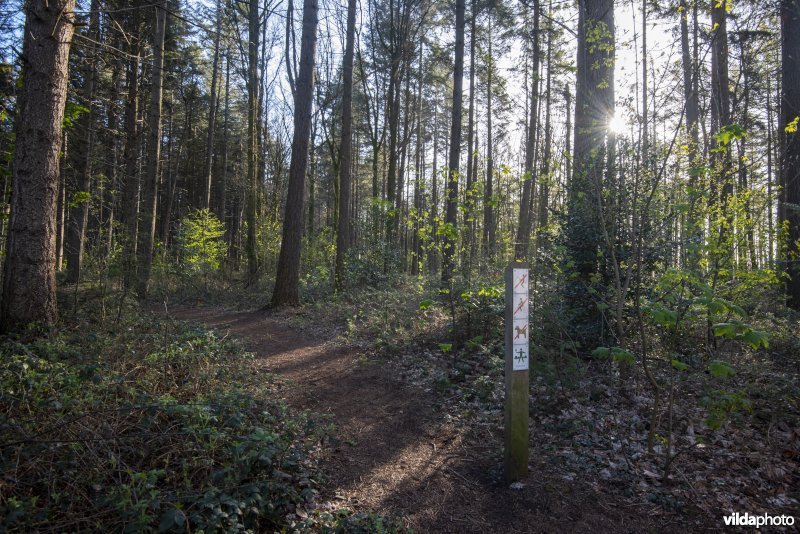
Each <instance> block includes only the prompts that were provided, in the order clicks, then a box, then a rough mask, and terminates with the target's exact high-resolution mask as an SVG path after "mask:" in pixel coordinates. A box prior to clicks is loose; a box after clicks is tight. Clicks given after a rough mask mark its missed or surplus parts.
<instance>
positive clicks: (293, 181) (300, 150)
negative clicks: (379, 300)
mask: <svg viewBox="0 0 800 534" xmlns="http://www.w3.org/2000/svg"><path fill="white" fill-rule="evenodd" d="M317 11H318V4H317V0H303V33H302V36H301V43H300V68H299V69H298V73H297V90H296V91H295V97H294V135H293V137H292V159H291V161H290V163H289V191H288V193H287V196H286V214H285V217H284V220H283V239H282V241H281V251H280V254H279V256H278V268H277V271H276V274H275V289H274V290H273V292H272V306H283V305H289V306H297V305H299V304H300V291H299V283H300V248H301V243H302V241H301V240H302V236H303V194H304V192H305V180H306V170H307V169H308V145H309V137H310V133H311V104H312V100H313V96H314V61H315V56H316V49H317V21H318V17H317Z"/></svg>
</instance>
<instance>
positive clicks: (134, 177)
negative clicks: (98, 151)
mask: <svg viewBox="0 0 800 534" xmlns="http://www.w3.org/2000/svg"><path fill="white" fill-rule="evenodd" d="M138 15H139V10H138V9H135V10H133V12H132V14H131V18H132V19H133V20H132V22H130V28H129V29H130V30H131V31H139V20H138ZM129 54H130V56H131V58H130V62H129V64H128V71H127V79H128V84H127V85H128V94H127V100H128V105H127V107H126V109H125V133H126V137H125V150H124V160H125V162H124V163H125V184H124V193H123V195H122V222H123V224H124V234H123V236H122V237H123V239H122V247H123V251H122V257H123V259H122V261H123V282H124V286H125V288H126V289H129V288H131V287H133V281H134V277H135V274H136V233H137V230H138V213H139V142H140V141H139V135H140V133H141V132H140V130H139V121H138V118H139V70H140V65H139V63H140V54H141V50H140V49H139V45H138V44H131V45H130V46H129Z"/></svg>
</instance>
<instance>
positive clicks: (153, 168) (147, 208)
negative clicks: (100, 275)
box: [136, 0, 167, 300]
mask: <svg viewBox="0 0 800 534" xmlns="http://www.w3.org/2000/svg"><path fill="white" fill-rule="evenodd" d="M162 2H163V0H162ZM162 2H159V3H157V4H155V5H154V9H155V33H154V34H153V74H152V87H151V88H150V109H149V110H148V118H147V122H148V127H149V132H148V134H149V135H148V139H147V171H146V174H145V182H144V184H142V185H143V187H142V212H141V215H142V225H141V227H140V228H139V244H138V247H137V255H138V269H137V280H136V294H137V296H138V297H139V299H141V300H144V299H145V298H147V289H148V285H149V283H150V271H151V269H152V267H153V242H154V241H155V233H156V209H157V202H156V200H157V198H158V171H159V163H160V159H161V108H162V104H163V102H164V90H163V88H164V75H163V72H164V34H165V27H166V24H167V12H166V9H165V6H164V4H163V3H162Z"/></svg>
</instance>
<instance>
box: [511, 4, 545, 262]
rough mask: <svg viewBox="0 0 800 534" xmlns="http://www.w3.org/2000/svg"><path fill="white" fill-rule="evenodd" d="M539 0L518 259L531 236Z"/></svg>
mask: <svg viewBox="0 0 800 534" xmlns="http://www.w3.org/2000/svg"><path fill="white" fill-rule="evenodd" d="M540 10H541V8H540V5H539V0H534V1H533V67H532V70H533V80H532V83H531V109H530V119H529V121H528V132H527V138H526V142H525V168H524V174H523V176H522V199H521V200H520V204H519V224H518V226H517V239H516V243H515V246H514V256H515V258H516V259H518V260H522V261H525V260H527V259H528V252H529V248H530V246H529V245H530V238H531V219H532V218H533V216H532V214H531V212H530V204H531V201H532V200H533V184H534V183H535V182H534V169H533V159H534V153H535V152H536V134H537V131H538V129H539V124H538V120H537V119H538V114H539V62H540V57H539V56H540V52H539V16H540V15H539V13H540Z"/></svg>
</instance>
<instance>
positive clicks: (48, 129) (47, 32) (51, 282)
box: [0, 0, 75, 332]
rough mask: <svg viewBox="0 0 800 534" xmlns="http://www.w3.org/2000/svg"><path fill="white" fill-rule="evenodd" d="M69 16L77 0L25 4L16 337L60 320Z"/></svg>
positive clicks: (5, 326)
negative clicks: (59, 209) (59, 224)
mask: <svg viewBox="0 0 800 534" xmlns="http://www.w3.org/2000/svg"><path fill="white" fill-rule="evenodd" d="M74 10H75V2H74V0H50V1H49V2H43V1H35V0H31V1H30V2H27V4H26V20H25V33H24V41H23V49H22V56H21V58H20V59H21V60H22V69H23V70H22V79H23V80H24V84H23V86H22V89H21V90H20V93H19V96H18V100H17V113H18V115H17V123H16V128H15V129H16V146H15V150H14V160H13V163H12V192H11V213H10V220H9V226H8V242H7V245H6V258H5V265H4V276H3V295H2V304H0V331H2V332H19V331H22V330H23V329H24V328H25V327H26V325H28V324H30V323H33V322H36V323H38V325H39V326H40V327H42V328H47V327H50V326H52V325H54V324H55V322H56V321H57V320H58V309H57V305H56V277H55V261H56V255H55V243H56V239H55V237H56V205H57V198H56V197H57V196H58V178H59V155H60V152H61V142H62V120H63V117H64V106H65V104H66V99H67V76H68V68H69V49H70V44H71V42H72V35H73V32H74V25H73V17H74V16H75V14H74Z"/></svg>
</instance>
